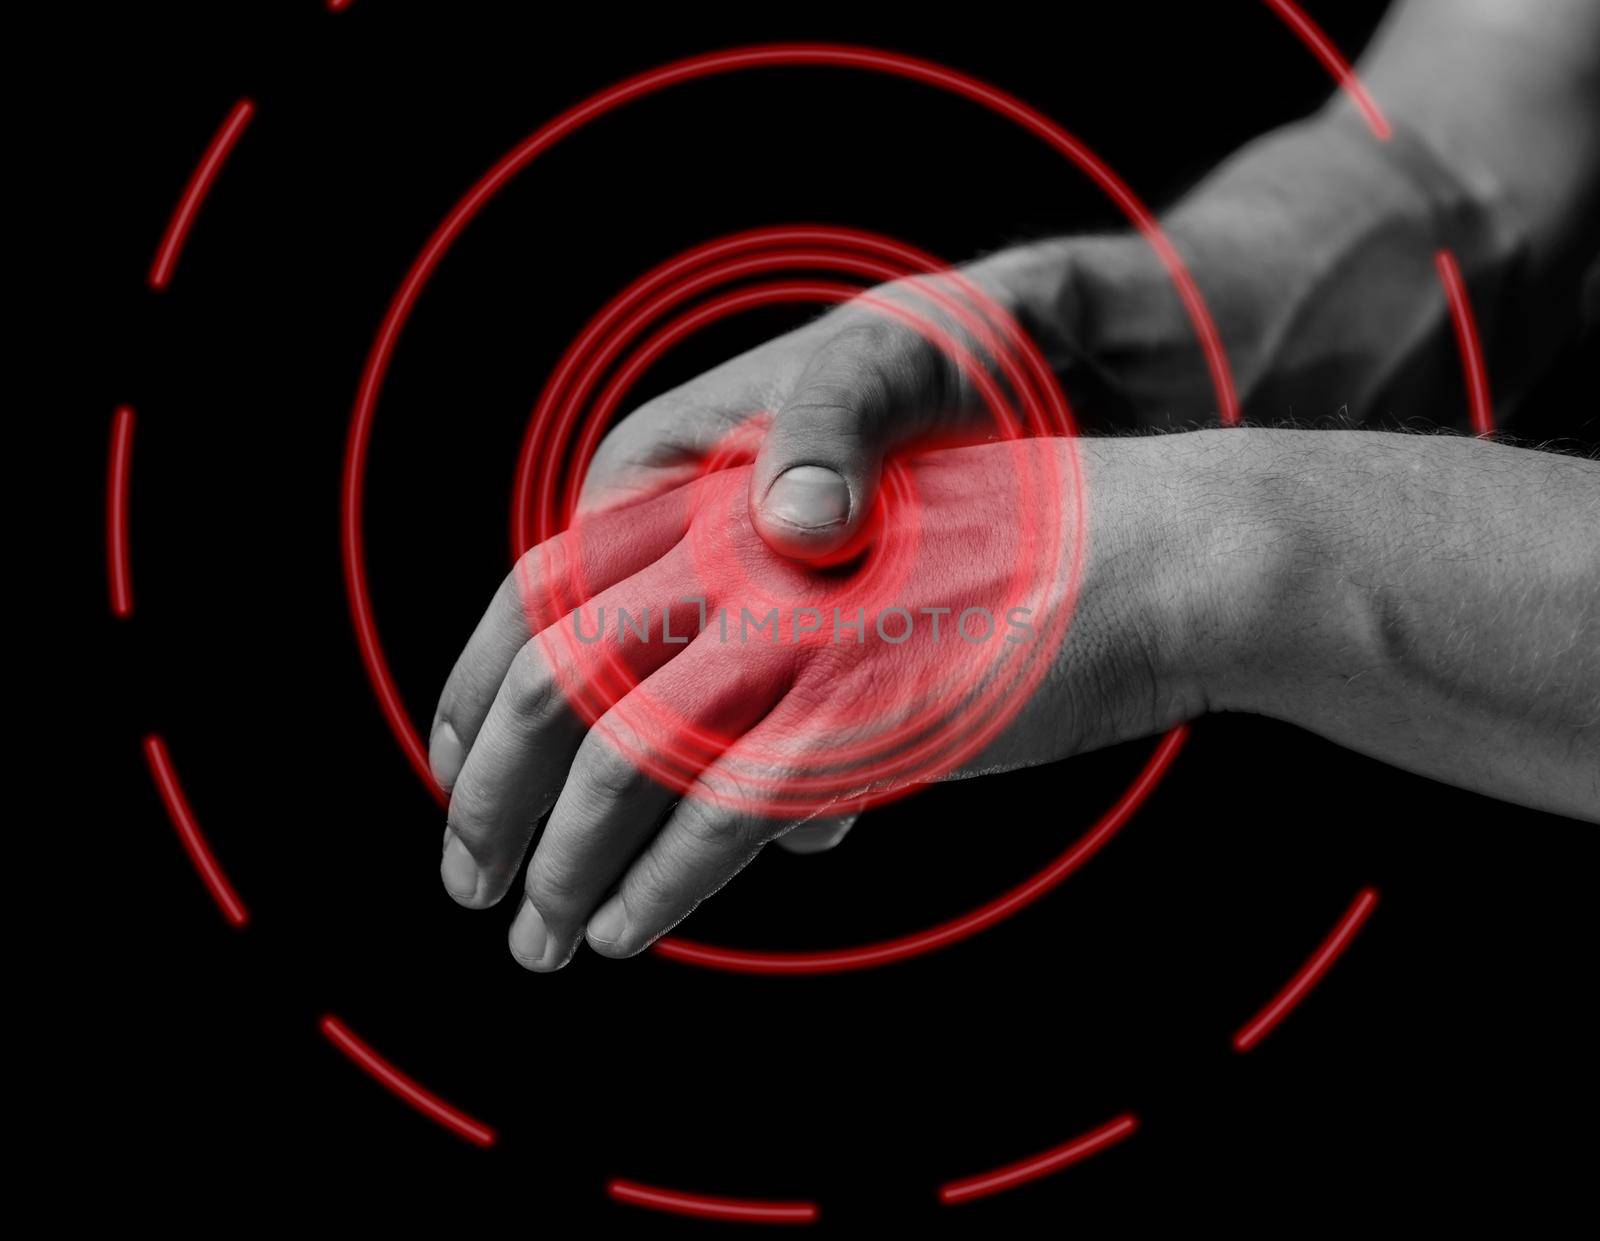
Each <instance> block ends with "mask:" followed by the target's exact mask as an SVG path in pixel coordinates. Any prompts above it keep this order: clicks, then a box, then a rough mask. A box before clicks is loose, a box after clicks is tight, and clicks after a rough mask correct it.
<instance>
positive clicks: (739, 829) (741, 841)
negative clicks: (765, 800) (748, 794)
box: [678, 800, 754, 853]
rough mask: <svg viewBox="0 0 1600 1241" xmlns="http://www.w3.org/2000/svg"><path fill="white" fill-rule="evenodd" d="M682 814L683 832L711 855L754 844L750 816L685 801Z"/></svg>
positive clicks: (679, 809) (718, 807)
mask: <svg viewBox="0 0 1600 1241" xmlns="http://www.w3.org/2000/svg"><path fill="white" fill-rule="evenodd" d="M678 813H679V817H680V820H681V822H682V824H683V830H684V831H685V832H686V833H687V834H688V836H689V837H690V839H692V840H693V841H694V842H695V843H696V844H697V845H698V846H700V847H701V848H702V849H703V850H705V851H707V852H714V853H724V852H728V851H729V850H733V849H743V848H745V847H746V846H747V845H748V844H751V843H754V842H753V840H752V839H751V837H752V833H751V830H750V826H749V819H748V818H747V816H745V815H743V814H740V813H739V812H738V811H736V810H733V809H731V808H729V807H726V806H720V805H713V804H711V803H708V802H705V801H699V800H693V801H691V800H685V801H683V802H681V803H679V807H678Z"/></svg>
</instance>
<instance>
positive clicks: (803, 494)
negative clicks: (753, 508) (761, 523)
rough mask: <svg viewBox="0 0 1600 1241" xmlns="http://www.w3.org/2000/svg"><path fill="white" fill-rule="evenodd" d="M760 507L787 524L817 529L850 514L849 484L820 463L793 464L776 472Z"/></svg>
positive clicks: (836, 522) (835, 522) (837, 521)
mask: <svg viewBox="0 0 1600 1241" xmlns="http://www.w3.org/2000/svg"><path fill="white" fill-rule="evenodd" d="M761 507H762V509H763V510H764V511H765V512H766V514H767V516H769V517H775V518H777V519H778V520H779V521H782V522H787V523H788V524H789V525H791V526H797V527H799V528H800V529H802V530H818V529H821V528H822V527H823V526H836V525H838V524H839V523H840V522H842V521H844V520H845V518H847V517H849V516H850V488H849V487H847V486H846V485H845V481H844V479H843V478H841V477H840V476H839V475H838V474H835V473H834V472H833V471H832V470H830V469H827V468H826V467H824V466H820V465H797V466H795V467H794V468H793V469H790V470H785V471H784V472H783V473H782V474H780V475H778V478H777V481H776V482H774V483H773V484H772V486H771V487H770V488H769V489H768V490H767V498H766V502H765V503H764V504H763V505H762V506H761Z"/></svg>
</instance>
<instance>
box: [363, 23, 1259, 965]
mask: <svg viewBox="0 0 1600 1241" xmlns="http://www.w3.org/2000/svg"><path fill="white" fill-rule="evenodd" d="M796 65H822V66H832V67H842V68H854V69H861V70H865V71H869V72H876V73H881V74H887V75H889V76H893V77H899V78H903V79H907V80H910V81H916V82H921V83H923V84H926V85H930V86H933V87H935V88H937V89H940V90H945V91H948V92H951V93H953V94H956V95H958V96H961V97H963V98H967V99H969V100H972V101H973V102H975V103H978V104H980V105H982V106H983V107H984V108H986V109H988V110H990V111H992V112H994V113H995V114H996V115H998V116H1001V117H1004V118H1006V119H1009V120H1011V121H1013V122H1014V123H1016V124H1017V125H1019V126H1020V127H1021V128H1023V129H1024V130H1026V131H1028V132H1030V133H1032V134H1034V135H1035V136H1036V137H1038V138H1040V139H1041V140H1042V141H1044V142H1045V143H1046V144H1047V145H1049V146H1050V147H1051V148H1052V149H1054V150H1055V151H1057V152H1058V153H1059V154H1061V155H1062V156H1063V157H1065V158H1066V159H1068V160H1069V161H1071V162H1072V163H1073V164H1074V165H1075V166H1076V167H1077V168H1079V169H1080V170H1081V171H1082V172H1084V173H1085V174H1086V175H1088V176H1089V177H1090V178H1091V179H1092V180H1093V181H1094V182H1095V183H1096V184H1097V185H1099V186H1100V188H1101V189H1102V190H1104V191H1105V192H1106V193H1107V195H1108V196H1110V197H1111V199H1112V200H1113V201H1114V202H1115V203H1116V204H1117V205H1118V207H1119V208H1121V209H1122V210H1123V212H1124V213H1125V214H1126V215H1127V216H1128V218H1129V220H1130V221H1131V222H1132V223H1133V225H1134V226H1135V227H1136V228H1137V229H1138V230H1139V231H1140V233H1141V234H1142V235H1143V236H1144V237H1145V239H1146V240H1147V241H1148V242H1149V244H1150V246H1151V247H1152V249H1154V250H1155V252H1156V254H1157V257H1158V258H1159V259H1160V260H1161V262H1162V263H1163V265H1164V266H1165V267H1166V269H1167V271H1168V273H1169V275H1170V276H1171V278H1172V280H1173V283H1174V285H1175V286H1176V288H1177V291H1178V294H1179V297H1180V298H1181V300H1182V301H1183V304H1184V307H1185V310H1186V311H1187V313H1188V314H1189V317H1190V319H1191V321H1192V322H1193V324H1194V326H1195V329H1196V332H1197V334H1198V336H1199V339H1200V344H1201V348H1202V351H1203V353H1204V356H1205V359H1206V364H1207V367H1208V369H1209V371H1210V375H1211V379H1212V383H1213V386H1214V388H1215V390H1216V394H1217V399H1218V409H1219V412H1220V414H1221V417H1222V421H1223V422H1224V423H1227V424H1235V423H1237V422H1238V420H1239V410H1238V398H1237V393H1236V390H1235V387H1234V383H1233V378H1232V373H1231V370H1230V368H1229V365H1228V360H1227V357H1226V354H1225V353H1224V351H1223V347H1222V341H1221V334H1220V332H1219V331H1218V329H1217V327H1216V324H1215V322H1214V321H1213V319H1212V318H1211V315H1210V312H1209V310H1208V309H1207V307H1206V305H1205V301H1204V298H1203V296H1202V294H1201V292H1200V290H1199V287H1198V285H1197V284H1196V282H1195V280H1194V277H1193V275H1192V274H1191V273H1190V272H1189V270H1188V268H1187V266H1186V265H1185V264H1184V262H1183V259H1182V258H1181V256H1180V255H1179V254H1178V252H1177V250H1176V248H1175V247H1174V246H1173V245H1172V242H1171V241H1170V239H1169V238H1168V237H1167V236H1166V235H1165V233H1164V232H1163V231H1162V229H1161V226H1160V224H1159V223H1158V222H1157V221H1156V219H1155V216H1154V214H1153V213H1152V212H1151V211H1150V210H1149V208H1148V207H1146V206H1145V205H1144V203H1143V202H1142V201H1140V199H1139V198H1138V196H1137V195H1135V194H1134V193H1133V191H1132V190H1131V189H1130V188H1129V187H1128V186H1127V185H1126V184H1125V183H1124V182H1123V181H1122V180H1121V178H1120V177H1118V176H1117V175H1116V173H1114V172H1113V171H1112V170H1111V169H1110V168H1109V167H1108V166H1107V165H1106V164H1104V163H1103V162H1102V161H1101V160H1100V159H1099V158H1098V157H1097V156H1095V155H1094V154H1093V153H1092V152H1090V151H1089V150H1088V148H1087V147H1085V146H1084V145H1083V144H1082V143H1081V142H1080V141H1078V139H1077V138H1075V137H1074V136H1072V135H1071V134H1069V133H1068V132H1067V131H1066V130H1065V129H1063V128H1062V127H1061V126H1059V125H1057V124H1056V123H1055V122H1054V121H1051V120H1050V119H1049V118H1048V117H1046V116H1044V115H1043V114H1042V113H1040V112H1037V111H1036V110H1034V109H1033V108H1031V107H1029V106H1028V105H1027V104H1025V103H1023V102H1022V101H1021V100H1019V99H1017V98H1015V97H1014V96H1011V95H1009V94H1007V93H1005V92H1003V91H1000V90H998V89H997V88H995V87H993V86H991V85H989V84H988V83H985V82H982V81H980V80H979V79H977V78H973V77H970V76H968V75H966V74H962V73H958V72H956V71H954V70H951V69H949V68H946V67H945V66H943V65H938V64H935V63H933V62H930V61H925V60H919V59H916V58H914V57H909V56H903V55H899V54H896V53H889V52H883V51H879V50H876V49H871V48H862V47H850V46H839V45H807V44H780V45H769V46H761V47H750V48H741V49H734V50H731V51H726V52H718V53H712V54H709V55H702V56H694V57H690V58H687V59H684V60H680V61H676V62H673V63H671V64H668V65H665V66H662V67H659V68H656V69H652V70H649V71H647V72H645V73H642V74H639V75H637V76H635V77H633V78H629V79H627V80H625V81H623V82H621V83H618V84H616V85H614V86H612V87H610V88H608V89H606V90H604V91H601V92H599V93H598V94H596V95H593V96H591V97H590V98H589V99H587V100H585V101H583V102H582V103H580V104H578V105H577V106H575V107H573V108H571V109H569V110H568V111H566V112H565V113H563V114H562V115H561V116H559V117H557V118H556V119H555V120H553V121H551V122H549V123H548V124H546V125H544V126H543V127H541V128H540V129H539V130H537V131H536V132H535V133H534V134H532V135H531V136H530V137H528V138H527V139H525V140H524V141H523V142H521V143H520V144H518V146H516V147H515V148H513V150H512V151H511V152H509V153H508V154H507V155H506V156H505V157H504V158H503V159H501V160H500V162H499V163H497V164H496V165H495V166H494V167H493V168H491V169H490V170H489V172H488V173H487V174H485V176H484V177H483V178H482V179H481V180H480V181H478V183H477V184H476V185H474V186H473V188H472V189H471V190H470V191H469V192H468V193H467V194H466V196H465V197H463V198H462V199H461V201H460V202H458V203H457V204H456V206H455V207H454V208H453V209H452V211H451V212H450V214H449V215H448V216H446V218H445V219H444V221H443V222H442V223H441V224H440V225H439V227H438V228H437V229H436V230H435V232H434V233H433V235H432V236H431V237H430V238H429V240H428V242H427V244H426V245H425V246H424V247H423V249H422V251H421V253H419V254H418V256H417V258H416V259H415V260H414V262H413V263H412V266H411V268H410V270H409V271H408V272H407V274H406V277H405V279H404V280H403V281H402V283H401V285H400V287H399V289H398V290H397V291H396V293H395V296H394V298H393V299H392V301H391V303H390V305H389V308H388V310H387V312H386V313H385V316H384V320H383V323H382V324H381V326H380V328H379V331H378V334H377V336H376V338H375V339H374V341H373V345H372V349H371V350H370V352H369V354H368V357H367V362H366V365H365V367H364V368H363V372H362V380H361V385H360V388H359V390H358V393H357V397H356V402H355V406H354V409H353V411H352V417H351V424H350V433H349V438H348V441H347V445H346V454H345V469H344V480H343V481H344V485H343V506H342V507H343V522H342V535H343V537H342V541H341V550H342V552H343V557H344V566H345V587H346V593H347V595H348V597H349V600H350V608H351V618H352V621H353V623H354V626H355V629H356V634H357V639H358V642H359V645H360V650H361V656H362V660H363V663H364V664H365V666H366V669H367V673H368V676H369V678H370V679H371V681H372V683H373V686H374V689H375V692H376V694H377V697H378V701H379V705H380V707H381V709H382V710H383V713H384V716H385V718H386V720H387V721H388V723H389V726H390V729H391V731H392V732H393V733H394V735H395V737H396V739H397V740H398V741H399V742H400V745H401V747H402V750H403V751H404V753H405V754H406V757H407V759H408V760H409V761H410V763H411V765H412V767H413V769H414V770H415V771H416V772H417V773H418V775H419V777H420V778H421V779H422V780H423V782H424V784H425V785H427V787H429V788H430V789H432V790H434V792H435V794H436V795H437V793H438V790H437V788H436V786H434V784H433V781H432V776H431V773H430V771H429V767H428V755H427V748H426V746H425V744H424V743H423V740H422V738H421V736H420V735H419V733H418V732H417V730H416V728H415V727H414V725H413V724H412V723H411V721H410V719H409V717H408V716H407V714H406V711H405V707H404V704H403V703H402V702H401V700H400V695H399V691H398V688H397V687H396V685H395V683H394V678H393V675H392V674H391V672H390V671H389V666H388V660H387V658H386V656H385V655H384V652H383V648H382V644H381V642H380V641H379V638H378V633H377V626H376V622H375V620H374V617H373V611H372V600H371V592H370V589H369V586H368V583H367V575H366V563H365V553H364V550H363V540H362V523H361V511H362V496H363V489H364V488H363V479H364V473H365V468H366V457H367V447H368V443H369V441H370V439H371V433H372V420H373V417H374V413H375V410H376V406H377V398H378V393H379V391H380V389H381V387H382V383H383V379H384V376H385V374H386V373H387V371H388V367H389V364H390V361H391V360H392V358H393V354H394V350H395V347H396V344H397V342H398V339H399V334H400V331H401V329H402V328H403V326H404V324H405V321H406V319H407V318H408V317H409V315H410V313H411V311H412V309H413V308H414V306H415V304H416V300H417V298H418V296H420V294H421V291H422V288H423V287H424V285H426V283H427V281H428V280H429V279H430V278H431V276H432V275H433V272H434V270H435V269H436V268H437V266H438V264H439V263H440V261H441V260H442V259H443V257H444V255H445V253H446V252H447V251H448V250H449V248H450V247H451V245H453V244H454V242H455V240H456V239H457V237H459V236H460V234H461V232H462V231H463V230H464V229H465V228H466V226H467V224H468V223H470V222H471V220H472V219H473V217H475V216H476V215H477V213H478V211H480V210H481V209H482V207H483V206H484V204H485V203H486V202H487V201H488V200H489V199H490V198H491V197H492V196H493V195H494V194H495V193H496V192H498V191H499V190H500V189H501V188H502V187H503V186H504V185H505V184H506V182H507V181H509V180H510V178H511V177H513V176H515V175H516V174H517V173H518V172H520V171H521V170H522V169H523V168H525V167H527V165H528V164H530V163H531V162H532V161H533V160H535V159H536V158H538V156H539V155H540V154H542V153H543V152H544V151H546V150H548V149H549V148H550V147H551V146H553V145H554V144H555V143H557V142H559V141H560V140H561V139H562V138H564V137H566V136H567V135H569V134H571V133H574V132H577V131H578V130H580V129H582V128H583V127H584V126H585V125H587V124H588V123H589V122H590V121H593V120H595V119H597V118H598V117H600V116H603V115H605V114H606V113H608V112H610V111H612V110H614V109H615V108H618V107H620V106H621V105H623V104H625V103H628V102H630V101H632V100H635V99H639V98H642V97H645V96H648V95H651V94H654V93H655V92H657V91H660V90H663V89H665V88H667V87H669V86H672V85H676V84H679V83H682V82H687V81H693V80H696V79H700V78H705V77H710V76H715V75H718V74H724V73H731V72H737V71H741V70H744V69H751V68H761V67H776V66H796ZM1185 735H1186V734H1185V733H1184V731H1183V730H1181V729H1179V730H1174V731H1173V732H1171V733H1169V734H1167V737H1166V739H1165V740H1164V741H1163V743H1162V746H1161V747H1160V749H1158V751H1157V759H1158V760H1160V761H1159V762H1157V761H1155V760H1153V762H1152V764H1151V766H1150V767H1147V769H1146V774H1147V775H1153V776H1156V777H1158V776H1159V774H1160V772H1161V771H1164V770H1165V767H1166V765H1167V763H1169V762H1170V761H1171V757H1172V755H1173V754H1174V753H1175V752H1176V749H1177V747H1178V746H1179V745H1181V743H1182V740H1183V738H1184V736H1185ZM1163 756H1164V757H1163ZM1153 783H1154V780H1153V779H1150V780H1141V781H1140V782H1138V784H1137V785H1136V788H1137V790H1138V792H1137V796H1136V797H1135V798H1134V800H1133V801H1132V802H1131V804H1128V797H1127V796H1125V798H1124V801H1123V802H1119V803H1118V806H1116V807H1114V808H1113V810H1112V811H1111V812H1110V813H1109V814H1108V815H1107V816H1105V817H1104V818H1103V819H1102V820H1101V822H1100V823H1099V824H1098V825H1097V826H1096V828H1095V829H1094V830H1093V831H1091V833H1089V837H1093V836H1094V835H1095V834H1096V833H1097V832H1098V831H1100V830H1101V829H1103V828H1105V827H1106V826H1107V825H1108V824H1112V823H1115V824H1118V825H1120V823H1121V822H1122V821H1123V820H1124V819H1125V818H1126V816H1127V814H1131V812H1132V810H1133V808H1135V807H1136V805H1137V802H1138V801H1139V800H1142V798H1143V797H1144V795H1145V794H1147V793H1148V791H1149V789H1150V787H1152V786H1153ZM1133 793H1134V790H1130V795H1131V794H1133ZM1113 830H1114V829H1113ZM1089 837H1085V839H1088V838H1089ZM1071 852H1072V851H1071V850H1068V854H1064V855H1063V859H1064V858H1066V857H1067V856H1068V855H1070V854H1071ZM1063 859H1058V862H1057V864H1059V863H1060V862H1061V861H1062V860H1063ZM1049 869H1051V868H1047V871H1048V870H1049ZM1028 886H1029V885H1024V887H1025V888H1026V887H1028ZM1020 891H1021V889H1019V890H1018V892H1020ZM1014 895H1017V893H1012V894H1008V896H1014ZM1028 899H1029V900H1031V899H1033V898H1032V897H1029V898H1028ZM1022 903H1024V904H1025V903H1027V902H1026V901H1023V902H1022ZM1020 907H1021V906H1020V905H1008V906H1007V910H1008V912H1014V911H1015V909H1016V908H1020ZM1000 916H1005V915H1004V914H1001V915H1000ZM963 921H964V920H960V919H958V920H957V922H958V923H961V922H963ZM979 924H981V925H987V924H988V922H987V921H983V920H981V919H980V920H979V922H978V923H973V924H972V925H974V926H976V925H979ZM952 925H954V924H947V926H946V928H931V929H930V930H929V931H927V932H925V933H923V934H921V935H918V936H913V937H908V939H906V940H900V941H891V943H892V944H893V950H892V951H890V952H888V953H887V955H886V946H885V945H863V946H861V947H859V948H858V949H852V950H848V951H845V952H842V953H835V954H825V956H826V961H827V963H826V964H822V965H820V966H819V967H818V968H821V969H824V970H831V969H852V968H862V967H865V966H869V965H875V964H880V963H882V962H883V961H884V960H886V959H895V960H899V959H904V958H905V957H906V956H914V955H918V954H920V953H922V952H927V951H931V950H933V949H934V948H937V947H941V946H943V945H944V944H946V943H949V942H952V939H951V936H950V935H949V934H948V928H949V926H952ZM966 933H970V931H969V932H966ZM958 937H959V936H958ZM658 947H662V948H663V949H664V950H667V949H666V945H665V941H663V945H658ZM689 947H691V948H693V947H694V946H689ZM713 951H716V950H713ZM679 955H681V956H685V957H691V956H693V955H694V954H693V953H692V952H691V953H684V954H679ZM787 955H788V956H791V957H792V956H795V955H803V954H787ZM705 963H711V962H709V961H708V962H705ZM774 965H775V966H776V968H778V969H781V970H784V971H785V972H787V971H789V970H791V969H804V968H806V966H804V965H802V964H800V963H799V962H791V963H787V964H777V963H775V962H767V963H765V964H763V963H760V962H757V963H754V964H753V965H752V963H750V962H748V961H746V962H744V963H743V964H736V963H732V962H729V963H726V964H723V965H722V968H732V969H739V968H747V967H750V968H756V969H764V968H767V967H769V966H774Z"/></svg>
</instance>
